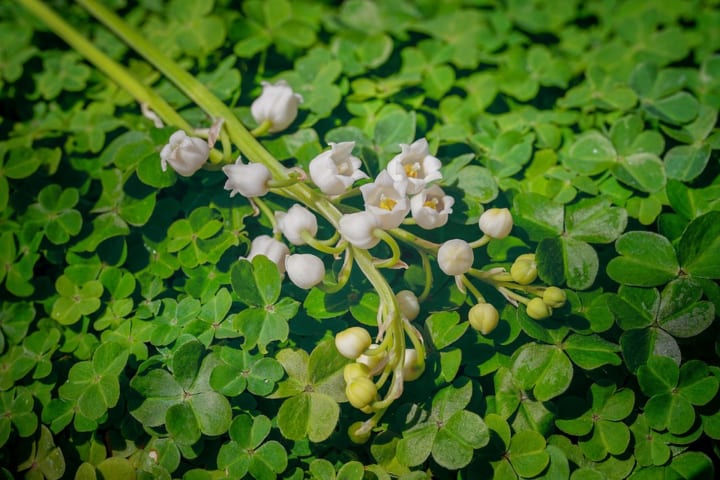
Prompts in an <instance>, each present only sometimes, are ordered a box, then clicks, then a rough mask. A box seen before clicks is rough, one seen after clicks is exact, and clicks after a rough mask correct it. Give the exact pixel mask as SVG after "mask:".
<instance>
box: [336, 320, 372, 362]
mask: <svg viewBox="0 0 720 480" xmlns="http://www.w3.org/2000/svg"><path fill="white" fill-rule="evenodd" d="M371 343H372V338H371V337H370V333H369V332H368V331H367V330H365V329H364V328H362V327H350V328H346V329H345V330H343V331H342V332H339V333H338V334H337V335H335V347H336V348H337V349H338V352H340V355H342V356H343V357H345V358H349V359H350V360H355V359H356V358H358V357H359V356H360V355H361V354H362V353H363V352H364V351H365V350H367V349H368V347H369V346H370V344H371Z"/></svg>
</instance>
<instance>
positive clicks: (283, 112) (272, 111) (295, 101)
mask: <svg viewBox="0 0 720 480" xmlns="http://www.w3.org/2000/svg"><path fill="white" fill-rule="evenodd" d="M262 86H263V89H262V93H261V94H260V96H259V97H258V98H257V99H256V100H255V101H254V102H253V103H252V105H251V106H250V112H251V113H252V116H253V118H254V119H255V121H256V122H257V123H258V124H262V123H263V122H265V121H270V124H271V125H270V128H269V129H268V131H270V132H273V133H274V132H279V131H281V130H285V129H286V128H287V127H288V126H290V124H291V123H292V122H293V121H294V120H295V118H296V117H297V114H298V105H300V104H301V103H302V101H303V98H302V96H301V95H300V94H297V93H295V92H293V90H292V88H290V86H289V85H288V84H287V82H285V81H284V80H280V81H279V82H277V83H276V84H275V85H273V84H271V83H268V82H262Z"/></svg>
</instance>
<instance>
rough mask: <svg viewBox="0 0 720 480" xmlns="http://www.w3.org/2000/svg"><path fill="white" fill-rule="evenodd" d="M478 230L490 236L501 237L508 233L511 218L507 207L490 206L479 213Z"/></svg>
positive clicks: (510, 227)
mask: <svg viewBox="0 0 720 480" xmlns="http://www.w3.org/2000/svg"><path fill="white" fill-rule="evenodd" d="M478 225H479V226H480V230H481V231H482V232H483V233H484V234H485V235H487V236H488V237H490V238H495V239H498V240H499V239H501V238H505V237H507V236H508V235H509V234H510V231H511V230H512V227H513V218H512V214H511V213H510V210H508V209H507V208H490V209H488V210H485V211H484V212H483V214H482V215H480V220H479V221H478Z"/></svg>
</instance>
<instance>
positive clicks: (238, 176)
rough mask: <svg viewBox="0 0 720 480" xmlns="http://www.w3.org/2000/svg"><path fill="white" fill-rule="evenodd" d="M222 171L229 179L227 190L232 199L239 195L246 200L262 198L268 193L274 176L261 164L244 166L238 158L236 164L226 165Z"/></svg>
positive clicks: (226, 183) (226, 184) (226, 185)
mask: <svg viewBox="0 0 720 480" xmlns="http://www.w3.org/2000/svg"><path fill="white" fill-rule="evenodd" d="M222 170H223V172H224V173H225V175H227V177H228V179H227V181H226V182H225V190H230V196H231V197H234V196H235V195H236V194H238V193H239V194H240V195H242V196H243V197H246V198H252V197H262V196H263V195H265V194H266V193H267V192H268V182H269V181H270V180H271V179H272V174H271V173H270V170H268V168H267V167H266V166H265V165H263V164H261V163H248V164H244V163H242V161H241V160H240V158H238V159H237V161H236V162H235V163H234V164H232V165H225V166H224V167H223V168H222Z"/></svg>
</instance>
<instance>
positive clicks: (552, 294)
mask: <svg viewBox="0 0 720 480" xmlns="http://www.w3.org/2000/svg"><path fill="white" fill-rule="evenodd" d="M542 299H543V302H545V303H546V304H547V305H548V306H549V307H551V308H560V307H562V306H563V305H565V301H566V300H567V295H566V294H565V290H563V289H562V288H558V287H548V288H547V289H545V291H544V292H543V296H542Z"/></svg>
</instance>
